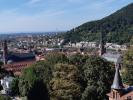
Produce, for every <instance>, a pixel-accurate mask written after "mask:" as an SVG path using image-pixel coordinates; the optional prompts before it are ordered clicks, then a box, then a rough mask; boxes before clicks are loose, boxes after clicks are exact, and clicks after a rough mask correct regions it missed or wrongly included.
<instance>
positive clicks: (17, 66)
mask: <svg viewBox="0 0 133 100" xmlns="http://www.w3.org/2000/svg"><path fill="white" fill-rule="evenodd" d="M35 62H36V61H23V62H16V63H12V64H6V65H4V66H3V67H4V68H5V69H6V70H7V71H12V72H13V73H21V71H22V70H23V69H25V68H27V67H29V66H31V65H32V64H34V63H35Z"/></svg>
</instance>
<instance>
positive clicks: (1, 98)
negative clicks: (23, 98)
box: [0, 95, 12, 100]
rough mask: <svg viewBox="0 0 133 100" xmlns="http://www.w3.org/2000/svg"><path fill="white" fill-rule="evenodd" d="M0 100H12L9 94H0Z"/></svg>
mask: <svg viewBox="0 0 133 100" xmlns="http://www.w3.org/2000/svg"><path fill="white" fill-rule="evenodd" d="M0 100H12V99H11V98H10V97H9V96H3V95H0Z"/></svg>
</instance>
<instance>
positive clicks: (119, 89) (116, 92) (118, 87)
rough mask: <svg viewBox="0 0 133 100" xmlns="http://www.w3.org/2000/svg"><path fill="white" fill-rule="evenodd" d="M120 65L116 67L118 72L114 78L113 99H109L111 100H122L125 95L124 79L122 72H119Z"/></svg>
mask: <svg viewBox="0 0 133 100" xmlns="http://www.w3.org/2000/svg"><path fill="white" fill-rule="evenodd" d="M119 67H120V65H118V66H117V67H116V72H115V76H114V81H113V84H112V86H111V89H112V90H111V91H112V92H111V93H112V98H109V100H121V99H120V98H121V96H122V95H123V89H124V86H123V83H122V79H121V76H120V72H119V69H120V68H119Z"/></svg>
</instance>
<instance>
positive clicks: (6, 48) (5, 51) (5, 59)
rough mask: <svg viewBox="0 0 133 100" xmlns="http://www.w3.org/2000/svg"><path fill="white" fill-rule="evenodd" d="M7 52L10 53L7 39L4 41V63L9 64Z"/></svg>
mask: <svg viewBox="0 0 133 100" xmlns="http://www.w3.org/2000/svg"><path fill="white" fill-rule="evenodd" d="M7 54H8V47H7V41H6V40H4V42H3V61H4V64H7Z"/></svg>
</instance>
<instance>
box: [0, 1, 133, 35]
mask: <svg viewBox="0 0 133 100" xmlns="http://www.w3.org/2000/svg"><path fill="white" fill-rule="evenodd" d="M132 2H133V1H132V0H0V33H4V32H7V33H10V32H48V31H66V30H70V29H72V28H74V27H77V26H79V25H81V24H83V23H85V22H88V21H92V20H97V19H101V18H103V17H105V16H108V15H110V14H112V13H113V12H115V11H117V10H118V9H120V8H122V7H124V6H126V5H128V4H130V3H132Z"/></svg>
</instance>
